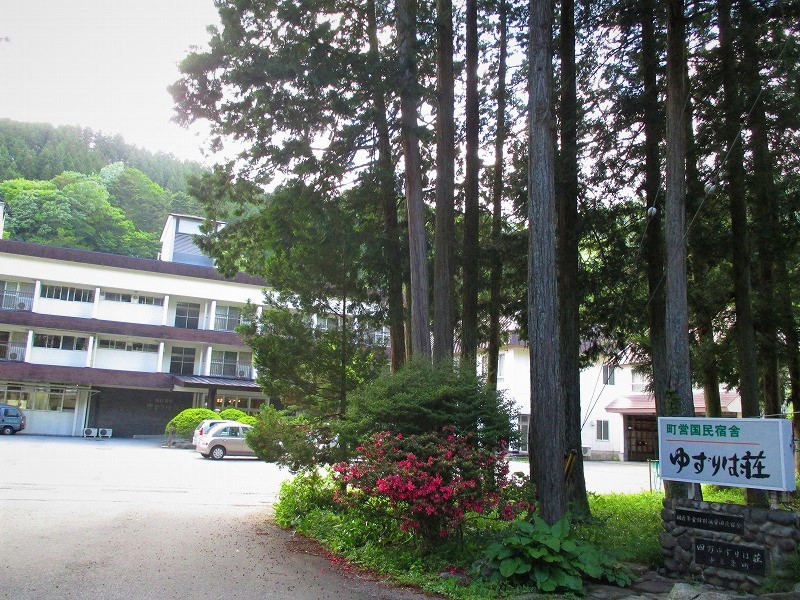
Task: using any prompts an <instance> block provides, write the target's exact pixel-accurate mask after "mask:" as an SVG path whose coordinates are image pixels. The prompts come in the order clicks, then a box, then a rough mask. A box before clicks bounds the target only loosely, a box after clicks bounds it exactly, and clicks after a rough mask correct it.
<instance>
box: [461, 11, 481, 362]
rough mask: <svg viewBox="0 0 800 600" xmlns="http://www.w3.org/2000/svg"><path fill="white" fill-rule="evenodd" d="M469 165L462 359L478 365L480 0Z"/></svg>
mask: <svg viewBox="0 0 800 600" xmlns="http://www.w3.org/2000/svg"><path fill="white" fill-rule="evenodd" d="M466 11H467V14H466V56H465V60H466V69H467V82H466V106H465V109H464V112H465V119H466V159H467V160H466V166H465V175H464V249H463V255H464V258H463V260H464V267H463V273H462V284H463V300H462V306H461V360H462V361H463V363H464V364H465V365H467V366H468V367H469V368H472V369H474V368H475V366H476V365H475V359H476V357H477V355H478V288H479V287H480V265H479V260H480V244H479V235H478V234H479V226H480V220H479V187H478V183H479V178H480V165H481V162H480V156H479V155H478V150H479V142H480V140H479V136H480V114H479V98H478V58H479V57H478V0H467V6H466Z"/></svg>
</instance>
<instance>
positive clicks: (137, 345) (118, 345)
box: [97, 340, 158, 352]
mask: <svg viewBox="0 0 800 600" xmlns="http://www.w3.org/2000/svg"><path fill="white" fill-rule="evenodd" d="M97 347H98V348H104V349H107V350H127V351H128V352H158V344H143V343H141V342H126V341H123V340H99V341H98V342H97Z"/></svg>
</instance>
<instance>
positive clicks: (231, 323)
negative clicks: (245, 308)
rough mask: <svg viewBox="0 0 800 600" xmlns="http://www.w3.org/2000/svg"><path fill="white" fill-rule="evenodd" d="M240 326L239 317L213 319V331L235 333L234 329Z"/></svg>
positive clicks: (240, 320)
mask: <svg viewBox="0 0 800 600" xmlns="http://www.w3.org/2000/svg"><path fill="white" fill-rule="evenodd" d="M241 324H242V319H241V317H238V318H237V317H219V316H218V317H215V318H214V329H215V330H217V331H236V328H237V327H238V326H239V325H241Z"/></svg>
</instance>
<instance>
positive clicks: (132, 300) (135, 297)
mask: <svg viewBox="0 0 800 600" xmlns="http://www.w3.org/2000/svg"><path fill="white" fill-rule="evenodd" d="M138 301H139V296H137V295H136V294H134V295H133V296H131V302H138Z"/></svg>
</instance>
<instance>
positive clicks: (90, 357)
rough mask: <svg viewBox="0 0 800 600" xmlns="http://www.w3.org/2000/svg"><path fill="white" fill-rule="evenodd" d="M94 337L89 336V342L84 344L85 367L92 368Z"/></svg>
mask: <svg viewBox="0 0 800 600" xmlns="http://www.w3.org/2000/svg"><path fill="white" fill-rule="evenodd" d="M93 355H94V336H93V335H90V336H89V341H88V342H87V344H86V366H87V367H93V366H94V356H93Z"/></svg>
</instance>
